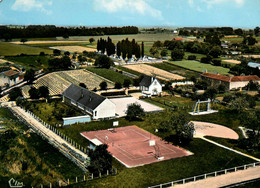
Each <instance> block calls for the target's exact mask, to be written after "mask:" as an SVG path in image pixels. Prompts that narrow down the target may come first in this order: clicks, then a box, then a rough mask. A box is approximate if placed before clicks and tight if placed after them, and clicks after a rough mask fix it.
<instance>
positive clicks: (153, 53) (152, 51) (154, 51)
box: [149, 47, 158, 56]
mask: <svg viewBox="0 0 260 188" xmlns="http://www.w3.org/2000/svg"><path fill="white" fill-rule="evenodd" d="M149 52H150V54H152V55H153V56H154V55H155V54H158V50H157V48H155V47H152V48H150V50H149Z"/></svg>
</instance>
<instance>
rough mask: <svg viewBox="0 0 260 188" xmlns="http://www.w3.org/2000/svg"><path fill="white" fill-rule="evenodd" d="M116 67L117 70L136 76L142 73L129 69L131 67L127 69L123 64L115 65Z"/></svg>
mask: <svg viewBox="0 0 260 188" xmlns="http://www.w3.org/2000/svg"><path fill="white" fill-rule="evenodd" d="M116 68H117V69H119V70H122V71H125V72H129V73H131V74H134V75H136V76H141V75H142V73H140V72H137V71H134V70H131V69H128V68H126V67H124V66H116Z"/></svg>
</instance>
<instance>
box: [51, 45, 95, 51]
mask: <svg viewBox="0 0 260 188" xmlns="http://www.w3.org/2000/svg"><path fill="white" fill-rule="evenodd" d="M50 48H51V49H58V50H61V51H69V52H71V53H75V52H77V53H82V52H83V51H87V52H96V51H97V50H96V49H94V48H87V47H83V46H55V47H50Z"/></svg>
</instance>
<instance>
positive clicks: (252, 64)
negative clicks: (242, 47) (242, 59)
mask: <svg viewBox="0 0 260 188" xmlns="http://www.w3.org/2000/svg"><path fill="white" fill-rule="evenodd" d="M247 65H248V66H249V67H252V68H259V67H260V63H254V62H249V63H248V64H247Z"/></svg>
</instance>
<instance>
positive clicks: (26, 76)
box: [24, 69, 35, 83]
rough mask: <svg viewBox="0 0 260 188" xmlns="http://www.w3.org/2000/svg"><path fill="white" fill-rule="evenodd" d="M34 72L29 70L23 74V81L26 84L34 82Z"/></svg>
mask: <svg viewBox="0 0 260 188" xmlns="http://www.w3.org/2000/svg"><path fill="white" fill-rule="evenodd" d="M34 76H35V75H34V70H33V69H29V70H27V71H26V72H25V74H24V81H27V82H28V83H32V82H33V81H34Z"/></svg>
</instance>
